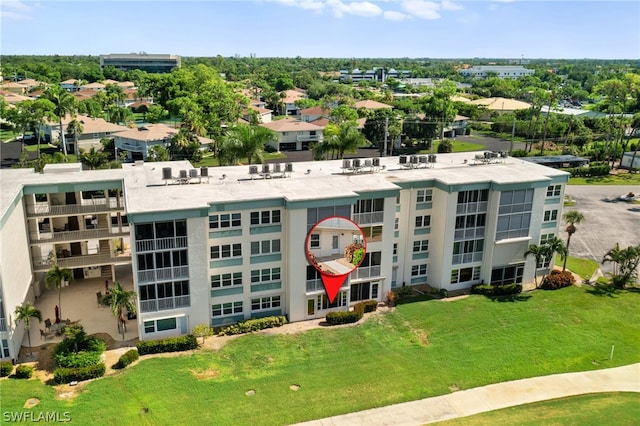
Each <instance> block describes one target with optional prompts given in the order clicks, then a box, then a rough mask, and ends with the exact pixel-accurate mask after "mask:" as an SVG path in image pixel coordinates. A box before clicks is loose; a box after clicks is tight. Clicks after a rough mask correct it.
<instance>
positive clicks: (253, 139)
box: [222, 124, 278, 164]
mask: <svg viewBox="0 0 640 426" xmlns="http://www.w3.org/2000/svg"><path fill="white" fill-rule="evenodd" d="M224 139H225V142H223V145H222V146H223V149H224V148H225V147H227V148H231V149H232V151H233V150H238V149H239V151H238V152H237V153H236V154H237V158H243V157H244V158H246V159H247V162H248V163H249V164H251V163H252V162H253V159H254V157H255V159H257V160H258V161H259V162H262V153H263V150H264V147H265V145H266V144H269V143H275V142H277V141H278V135H277V133H275V132H274V131H273V130H271V129H267V128H266V127H262V126H247V125H245V124H239V125H237V126H235V127H232V128H231V129H229V131H227V134H226V135H225V137H224Z"/></svg>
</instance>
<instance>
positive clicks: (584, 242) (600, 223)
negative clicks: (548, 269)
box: [560, 185, 640, 272]
mask: <svg viewBox="0 0 640 426" xmlns="http://www.w3.org/2000/svg"><path fill="white" fill-rule="evenodd" d="M629 192H633V193H634V194H636V195H637V194H640V186H603V185H577V186H568V187H567V189H566V191H565V193H566V194H567V195H569V196H571V197H573V198H574V199H575V201H576V205H575V206H573V207H565V208H564V211H565V212H566V211H568V210H578V211H580V212H581V213H582V214H583V215H584V216H585V221H584V222H582V223H581V224H579V225H576V227H577V228H578V230H577V231H576V233H575V234H573V237H571V247H570V250H571V256H575V257H583V258H588V259H593V260H595V261H597V262H598V263H601V262H602V258H603V257H604V255H605V253H606V252H607V251H609V250H610V249H612V248H613V247H614V246H615V245H616V243H619V244H620V247H621V248H626V247H628V246H631V245H638V244H640V204H631V203H626V202H611V201H606V200H608V199H614V198H617V197H619V196H622V195H625V194H628V193H629ZM565 227H566V225H565V224H564V223H563V224H562V225H561V228H560V237H561V238H562V239H563V240H565V241H566V239H567V233H566V232H565V231H564V229H565ZM601 269H602V271H603V272H611V271H612V270H613V265H611V263H607V264H605V265H601Z"/></svg>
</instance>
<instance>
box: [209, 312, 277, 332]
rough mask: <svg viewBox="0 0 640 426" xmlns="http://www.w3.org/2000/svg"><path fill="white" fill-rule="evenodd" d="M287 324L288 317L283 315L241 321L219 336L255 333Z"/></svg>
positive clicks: (227, 328)
mask: <svg viewBox="0 0 640 426" xmlns="http://www.w3.org/2000/svg"><path fill="white" fill-rule="evenodd" d="M286 323H287V317H285V316H283V315H279V316H271V317H264V318H254V319H249V320H245V321H240V322H239V323H237V324H233V325H230V326H228V327H225V328H223V329H222V330H220V332H219V333H218V335H219V336H229V335H232V334H244V333H251V332H253V331H259V330H264V329H265V328H274V327H280V326H282V325H284V324H286Z"/></svg>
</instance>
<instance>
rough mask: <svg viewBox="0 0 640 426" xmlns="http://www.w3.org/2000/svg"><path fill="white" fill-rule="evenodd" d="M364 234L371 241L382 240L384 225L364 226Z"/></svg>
mask: <svg viewBox="0 0 640 426" xmlns="http://www.w3.org/2000/svg"><path fill="white" fill-rule="evenodd" d="M362 234H363V235H364V237H365V238H366V240H367V241H369V242H376V241H382V226H380V225H376V226H364V227H362Z"/></svg>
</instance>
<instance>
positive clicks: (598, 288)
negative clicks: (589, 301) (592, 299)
mask: <svg viewBox="0 0 640 426" xmlns="http://www.w3.org/2000/svg"><path fill="white" fill-rule="evenodd" d="M621 292H622V290H620V289H619V288H615V287H614V286H612V285H610V284H600V283H596V284H594V285H593V287H591V288H587V293H589V294H592V295H594V296H606V297H617V296H618V295H619V294H620V293H621Z"/></svg>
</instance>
